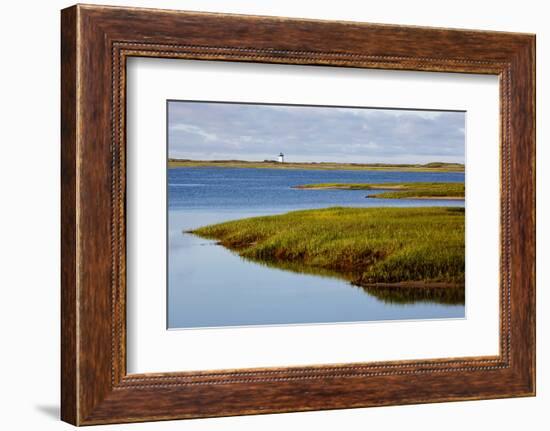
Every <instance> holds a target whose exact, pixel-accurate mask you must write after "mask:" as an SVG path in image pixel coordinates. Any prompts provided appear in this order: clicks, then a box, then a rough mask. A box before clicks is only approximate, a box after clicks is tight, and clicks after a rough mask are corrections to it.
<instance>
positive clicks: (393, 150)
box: [168, 101, 465, 163]
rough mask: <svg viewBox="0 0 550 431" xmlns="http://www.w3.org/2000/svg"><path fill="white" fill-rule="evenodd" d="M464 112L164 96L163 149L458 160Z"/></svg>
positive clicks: (198, 156) (252, 156)
mask: <svg viewBox="0 0 550 431" xmlns="http://www.w3.org/2000/svg"><path fill="white" fill-rule="evenodd" d="M464 128H465V113H464V112H450V111H445V112H442V111H412V110H390V109H361V108H360V109H358V108H335V107H311V106H305V107H304V106H292V105H288V106H287V105H252V104H233V103H231V104H230V103H212V102H180V101H170V102H169V103H168V153H169V157H171V158H180V159H193V160H223V159H239V160H251V161H255V160H266V159H268V160H272V159H275V158H276V157H277V155H278V154H279V153H280V152H283V153H284V154H285V160H286V161H289V162H353V163H364V162H369V163H375V162H381V163H427V162H435V161H439V162H459V163H464V143H465V139H464V136H465V135H464Z"/></svg>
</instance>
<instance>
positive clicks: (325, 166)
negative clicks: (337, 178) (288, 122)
mask: <svg viewBox="0 0 550 431" xmlns="http://www.w3.org/2000/svg"><path fill="white" fill-rule="evenodd" d="M168 167H169V168H200V167H202V168H214V167H218V168H255V169H262V168H263V169H311V170H353V171H357V170H365V171H400V172H464V165H463V164H460V163H445V162H432V163H426V164H406V163H396V164H392V163H336V162H320V163H316V162H300V163H293V162H285V163H280V162H277V161H271V160H266V161H245V160H187V159H168Z"/></svg>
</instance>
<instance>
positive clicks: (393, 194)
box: [294, 183, 464, 199]
mask: <svg viewBox="0 0 550 431" xmlns="http://www.w3.org/2000/svg"><path fill="white" fill-rule="evenodd" d="M294 188H296V189H305V190H325V189H342V190H382V191H383V192H382V193H376V194H372V195H368V196H367V197H368V198H382V199H464V183H401V184H397V183H385V184H364V183H319V184H304V185H300V186H296V187H294Z"/></svg>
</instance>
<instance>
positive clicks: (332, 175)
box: [168, 168, 464, 329]
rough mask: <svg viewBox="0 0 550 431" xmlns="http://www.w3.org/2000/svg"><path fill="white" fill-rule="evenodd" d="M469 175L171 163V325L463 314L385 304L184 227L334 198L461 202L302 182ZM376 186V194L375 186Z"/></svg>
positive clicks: (439, 307) (459, 308) (338, 201)
mask: <svg viewBox="0 0 550 431" xmlns="http://www.w3.org/2000/svg"><path fill="white" fill-rule="evenodd" d="M415 181H430V182H437V181H441V182H455V181H456V182H463V181H464V174H462V173H420V172H389V171H323V170H283V169H248V168H247V169H238V168H235V169H233V168H174V169H169V170H168V327H169V328H172V329H175V328H196V327H216V326H242V325H277V324H299V323H331V322H353V321H378V320H399V319H433V318H460V317H464V306H463V305H446V304H439V303H430V302H417V303H412V304H396V303H388V302H384V301H382V300H380V299H377V298H376V297H374V296H372V295H370V294H368V293H366V292H364V291H363V290H362V289H359V288H356V287H354V286H352V285H351V284H349V283H348V282H346V281H344V280H341V279H338V278H332V277H322V276H318V275H309V274H299V273H294V272H290V271H286V270H280V269H276V268H272V267H266V266H264V265H260V264H258V263H253V262H250V261H246V260H244V259H242V258H241V257H239V256H238V255H237V254H235V253H233V252H231V251H229V250H227V249H225V248H224V247H222V246H219V245H216V244H215V242H214V241H209V240H205V239H203V238H199V237H196V236H194V235H190V234H186V233H183V231H185V230H189V229H193V228H197V227H200V226H204V225H207V224H211V223H219V222H222V221H227V220H236V219H240V218H245V217H253V216H259V215H270V214H281V213H285V212H288V211H293V210H298V209H307V208H326V207H331V206H352V207H376V206H447V205H453V206H463V205H464V203H463V201H448V200H441V201H438V200H429V201H421V200H394V199H365V196H366V195H367V194H369V193H373V192H369V191H365V190H362V191H361V190H297V189H292V188H291V187H292V186H296V185H300V184H307V183H321V182H322V183H327V182H373V183H384V182H415ZM374 193H376V192H374Z"/></svg>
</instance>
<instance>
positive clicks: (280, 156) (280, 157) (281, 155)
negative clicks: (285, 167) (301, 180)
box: [277, 153, 285, 163]
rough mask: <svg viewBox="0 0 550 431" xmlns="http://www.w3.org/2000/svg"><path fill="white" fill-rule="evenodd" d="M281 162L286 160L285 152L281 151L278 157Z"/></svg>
mask: <svg viewBox="0 0 550 431" xmlns="http://www.w3.org/2000/svg"><path fill="white" fill-rule="evenodd" d="M277 161H278V162H279V163H284V162H285V155H284V154H283V153H279V158H278V159H277Z"/></svg>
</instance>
